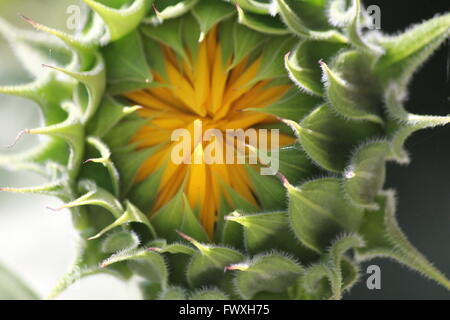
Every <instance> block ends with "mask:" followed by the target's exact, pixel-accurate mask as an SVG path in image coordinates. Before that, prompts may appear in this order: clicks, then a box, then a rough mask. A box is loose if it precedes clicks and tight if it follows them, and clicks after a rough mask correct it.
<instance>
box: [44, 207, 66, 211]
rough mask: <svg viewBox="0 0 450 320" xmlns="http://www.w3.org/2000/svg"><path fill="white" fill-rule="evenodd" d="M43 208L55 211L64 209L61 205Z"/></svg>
mask: <svg viewBox="0 0 450 320" xmlns="http://www.w3.org/2000/svg"><path fill="white" fill-rule="evenodd" d="M45 208H46V209H48V210H50V211H55V212H57V211H61V210H63V209H65V208H64V206H62V207H57V208H53V207H50V206H46V207H45Z"/></svg>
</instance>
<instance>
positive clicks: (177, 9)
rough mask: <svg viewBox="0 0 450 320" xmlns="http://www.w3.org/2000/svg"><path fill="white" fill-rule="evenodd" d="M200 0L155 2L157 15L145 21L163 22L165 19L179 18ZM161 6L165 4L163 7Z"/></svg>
mask: <svg viewBox="0 0 450 320" xmlns="http://www.w3.org/2000/svg"><path fill="white" fill-rule="evenodd" d="M198 1H199V0H181V1H177V2H176V3H174V4H171V3H168V4H166V3H165V2H166V1H163V2H162V1H156V2H155V9H156V16H153V17H151V18H149V19H145V22H149V23H152V24H158V23H162V22H164V21H165V20H168V19H174V18H178V17H180V16H182V15H184V14H185V13H188V12H189V11H190V10H191V9H192V8H193V7H194V6H195V5H196V4H197V3H198ZM161 6H164V7H163V8H161Z"/></svg>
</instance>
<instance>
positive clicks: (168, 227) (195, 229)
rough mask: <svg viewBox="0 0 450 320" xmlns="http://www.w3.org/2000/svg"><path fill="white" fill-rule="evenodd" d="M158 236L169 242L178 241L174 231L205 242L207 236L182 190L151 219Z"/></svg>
mask: <svg viewBox="0 0 450 320" xmlns="http://www.w3.org/2000/svg"><path fill="white" fill-rule="evenodd" d="M151 221H152V224H153V225H154V226H155V229H156V231H157V233H158V234H160V235H164V237H165V238H166V239H167V240H169V241H175V240H176V239H178V236H177V234H176V232H175V231H176V230H181V231H183V232H186V233H188V234H189V235H190V236H192V237H194V238H195V239H197V240H199V241H207V239H208V236H207V234H206V233H205V231H204V229H203V227H202V226H201V225H200V223H199V221H198V219H197V217H196V216H195V215H194V213H193V211H192V209H191V206H190V204H189V201H188V199H187V198H186V195H185V194H184V193H183V188H181V189H180V191H178V193H177V194H176V195H175V196H174V197H173V198H172V199H171V200H170V201H169V202H168V203H167V204H166V205H164V206H163V207H162V208H161V209H159V210H158V211H157V212H156V213H154V215H153V216H152V218H151Z"/></svg>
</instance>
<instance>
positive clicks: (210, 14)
mask: <svg viewBox="0 0 450 320" xmlns="http://www.w3.org/2000/svg"><path fill="white" fill-rule="evenodd" d="M192 14H193V15H194V17H195V18H196V19H197V22H198V24H199V25H200V31H201V33H200V38H199V39H198V41H199V42H200V41H202V40H203V39H204V37H205V36H206V34H207V33H208V31H209V30H210V29H211V28H212V27H213V26H214V25H216V24H217V23H219V22H220V21H223V20H225V19H226V18H228V17H230V16H231V15H233V14H234V10H233V7H232V6H230V5H229V4H227V3H225V2H223V1H215V2H212V1H200V2H199V3H198V4H197V5H196V6H195V7H194V8H193V9H192Z"/></svg>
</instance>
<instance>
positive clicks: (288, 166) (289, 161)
mask: <svg viewBox="0 0 450 320" xmlns="http://www.w3.org/2000/svg"><path fill="white" fill-rule="evenodd" d="M300 148H301V147H300V146H299V145H297V144H296V145H292V146H288V147H283V148H280V149H279V150H278V155H279V158H280V169H279V172H280V173H281V174H282V175H283V176H285V177H286V178H287V179H288V180H289V181H290V182H291V183H292V184H294V185H296V184H298V183H300V182H301V181H304V180H306V179H309V178H310V177H311V176H313V175H315V174H317V173H318V170H317V167H316V166H314V164H313V163H312V162H311V161H310V160H309V158H308V157H307V155H306V154H305V152H303V151H302V150H301V149H300Z"/></svg>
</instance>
